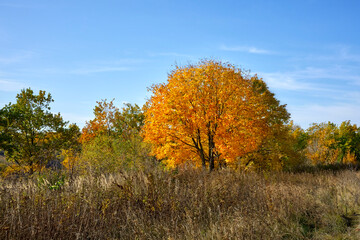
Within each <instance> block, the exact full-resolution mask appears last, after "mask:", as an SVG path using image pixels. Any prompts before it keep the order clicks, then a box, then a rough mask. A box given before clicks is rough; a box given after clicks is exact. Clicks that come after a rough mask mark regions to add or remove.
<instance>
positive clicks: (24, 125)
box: [0, 88, 79, 172]
mask: <svg viewBox="0 0 360 240" xmlns="http://www.w3.org/2000/svg"><path fill="white" fill-rule="evenodd" d="M51 102H53V99H52V97H51V95H50V94H49V93H48V94H46V92H45V91H39V94H38V95H36V94H34V92H33V90H31V89H30V88H28V89H23V90H22V91H21V92H20V93H19V94H17V96H16V103H14V104H12V103H9V104H8V105H6V106H5V107H3V108H2V109H1V110H0V149H3V150H5V155H6V159H7V160H8V161H12V162H14V163H16V164H17V165H20V166H25V167H28V168H29V171H30V172H33V171H34V170H36V169H38V168H41V167H44V166H45V165H46V164H47V162H48V161H49V160H53V159H55V158H56V155H57V154H58V153H59V151H60V149H62V148H66V147H70V146H74V145H75V144H76V141H77V136H78V135H79V128H78V127H77V126H76V125H70V126H69V127H67V124H68V123H67V122H65V121H64V120H63V119H62V117H61V116H60V114H59V113H58V114H53V113H51V112H50V103H51Z"/></svg>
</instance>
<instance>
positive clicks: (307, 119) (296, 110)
mask: <svg viewBox="0 0 360 240" xmlns="http://www.w3.org/2000/svg"><path fill="white" fill-rule="evenodd" d="M288 110H289V112H290V113H291V118H292V119H293V120H294V122H295V123H297V124H300V125H301V126H302V127H303V128H308V127H309V126H310V124H311V123H321V122H328V121H330V122H334V123H337V124H340V123H341V122H343V121H346V120H350V121H351V122H352V123H355V124H357V125H359V124H360V105H358V104H337V105H316V104H314V105H305V106H290V105H288Z"/></svg>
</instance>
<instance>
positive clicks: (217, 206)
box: [0, 167, 360, 239]
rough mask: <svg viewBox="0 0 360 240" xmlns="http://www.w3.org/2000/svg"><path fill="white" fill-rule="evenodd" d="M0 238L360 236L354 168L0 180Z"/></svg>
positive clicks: (358, 176)
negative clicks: (288, 171) (290, 171)
mask: <svg viewBox="0 0 360 240" xmlns="http://www.w3.org/2000/svg"><path fill="white" fill-rule="evenodd" d="M0 181H1V183H0V193H1V194H0V239H359V237H360V234H359V231H360V225H359V221H358V215H359V213H360V192H359V191H358V189H359V188H360V173H359V172H357V171H355V170H354V169H353V170H351V169H347V170H331V169H328V170H319V169H315V170H314V169H313V171H309V169H308V170H306V171H301V172H298V173H286V172H277V173H276V172H271V173H251V172H250V173H243V172H239V171H236V170H230V169H223V170H218V171H213V172H211V173H210V172H208V171H202V170H196V169H178V170H176V171H175V170H174V171H167V170H163V169H161V168H159V167H153V168H147V170H146V171H144V170H138V171H135V170H133V171H125V172H118V173H114V174H106V175H105V174H103V175H100V176H91V175H87V176H77V177H73V178H72V179H71V178H69V177H68V176H66V175H64V174H63V173H61V172H58V173H54V172H51V173H48V174H46V173H43V174H41V175H39V174H35V175H33V176H32V177H31V178H18V179H7V180H5V179H2V180H0Z"/></svg>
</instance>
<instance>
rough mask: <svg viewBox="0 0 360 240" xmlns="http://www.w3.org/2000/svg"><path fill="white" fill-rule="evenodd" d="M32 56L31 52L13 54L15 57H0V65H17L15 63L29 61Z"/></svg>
mask: <svg viewBox="0 0 360 240" xmlns="http://www.w3.org/2000/svg"><path fill="white" fill-rule="evenodd" d="M33 55H34V53H33V52H31V51H25V52H22V53H19V54H15V55H13V56H9V57H0V63H2V64H10V63H17V62H21V61H23V60H25V59H29V58H31V57H32V56H33Z"/></svg>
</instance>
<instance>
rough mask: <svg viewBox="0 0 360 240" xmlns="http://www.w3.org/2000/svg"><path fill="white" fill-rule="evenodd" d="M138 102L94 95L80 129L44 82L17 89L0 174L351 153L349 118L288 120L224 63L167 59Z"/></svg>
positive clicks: (268, 164) (359, 153)
mask: <svg viewBox="0 0 360 240" xmlns="http://www.w3.org/2000/svg"><path fill="white" fill-rule="evenodd" d="M151 91H152V93H153V96H152V97H151V98H150V99H149V101H148V102H147V103H146V104H145V105H144V106H143V107H139V106H138V105H136V104H134V105H132V104H125V105H124V106H123V107H122V108H120V109H119V108H118V107H116V106H115V105H114V101H113V100H112V101H107V100H102V101H99V102H97V105H96V106H95V108H94V119H92V120H90V121H88V122H87V123H86V125H85V127H84V128H83V129H82V130H80V129H79V127H77V126H76V125H75V124H69V123H68V122H66V121H64V120H63V118H62V117H61V115H60V113H59V114H53V113H51V112H50V104H51V102H53V99H52V97H51V95H50V94H49V93H48V94H46V92H45V91H39V93H38V94H35V93H34V92H33V90H31V89H24V90H22V91H21V92H20V93H19V94H18V95H17V97H16V103H9V104H8V105H6V106H5V107H3V108H2V109H1V110H0V150H2V151H3V152H4V153H5V154H4V155H5V158H2V159H1V162H0V171H1V173H2V175H3V176H11V175H19V174H30V175H31V174H32V173H34V172H42V171H44V170H45V169H49V168H50V169H61V168H62V169H66V170H67V171H68V173H69V174H71V175H74V174H87V173H92V174H96V175H100V174H103V173H112V172H118V171H123V170H124V169H144V168H149V167H151V166H157V167H161V168H168V169H175V168H178V167H182V166H185V165H187V166H191V167H195V168H197V167H200V168H201V167H202V168H204V169H209V170H210V171H212V170H215V169H219V168H233V169H240V170H241V171H272V170H277V171H280V170H294V169H299V168H302V167H306V166H317V165H329V164H351V165H357V164H358V163H359V162H360V128H359V127H357V126H356V124H352V123H351V122H350V121H344V122H343V123H341V124H340V125H336V124H334V123H331V122H328V123H320V124H313V125H312V126H310V127H309V128H308V129H306V130H304V129H302V128H301V127H299V126H297V125H294V124H293V122H291V121H290V120H289V119H290V114H289V113H288V112H287V110H286V106H285V105H281V104H280V102H279V101H278V100H277V99H276V98H275V95H274V94H273V93H272V92H270V90H269V89H268V87H267V85H266V83H265V82H264V81H263V80H262V79H261V78H258V77H257V75H254V76H250V75H248V74H247V73H246V72H244V71H242V70H240V69H237V68H235V67H234V66H233V65H231V64H224V63H221V62H215V61H211V60H210V61H206V60H205V61H201V62H200V63H199V64H198V65H189V66H186V67H176V68H175V69H174V70H173V72H172V73H171V74H169V78H168V82H167V83H164V84H159V85H155V86H153V88H152V89H151Z"/></svg>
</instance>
